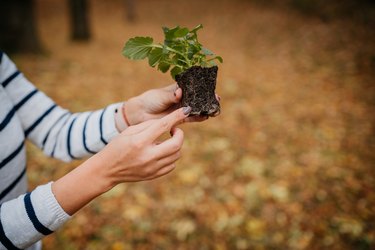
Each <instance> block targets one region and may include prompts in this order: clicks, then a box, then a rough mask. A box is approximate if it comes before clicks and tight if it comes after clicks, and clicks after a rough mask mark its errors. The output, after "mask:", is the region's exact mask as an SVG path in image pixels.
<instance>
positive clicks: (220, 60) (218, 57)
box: [215, 56, 224, 63]
mask: <svg viewBox="0 0 375 250" xmlns="http://www.w3.org/2000/svg"><path fill="white" fill-rule="evenodd" d="M215 59H217V60H218V61H219V62H221V63H223V62H224V60H223V58H222V57H221V56H216V57H215Z"/></svg>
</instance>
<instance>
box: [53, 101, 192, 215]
mask: <svg viewBox="0 0 375 250" xmlns="http://www.w3.org/2000/svg"><path fill="white" fill-rule="evenodd" d="M190 111H191V108H188V107H184V108H180V109H178V110H176V111H174V112H172V113H171V114H169V115H167V116H165V117H163V118H160V119H155V120H149V121H147V122H143V123H140V124H138V125H135V126H131V127H129V128H127V129H126V130H124V131H123V132H122V133H121V134H120V135H119V136H118V137H116V138H114V139H113V140H112V141H111V142H110V143H109V144H108V145H107V146H106V147H105V148H104V149H103V150H102V151H100V152H99V153H97V154H96V155H94V156H93V157H91V158H90V159H89V160H87V161H86V162H84V163H83V164H82V165H80V167H78V168H76V169H74V170H73V171H71V172H70V173H69V174H67V175H65V176H63V177H62V178H60V179H59V180H57V181H56V182H54V183H53V185H52V189H53V193H54V194H55V196H56V198H57V199H58V201H59V203H60V205H61V206H62V207H63V209H64V210H65V211H66V212H67V213H69V214H74V213H75V212H76V211H77V210H79V209H80V208H81V207H83V206H84V205H86V204H87V203H88V202H90V201H91V200H92V199H94V198H95V197H97V196H99V195H101V194H103V193H105V192H107V191H108V190H110V189H111V188H113V187H114V186H116V185H117V184H119V183H122V182H135V181H144V180H151V179H154V178H157V177H160V176H163V175H165V174H167V173H169V172H170V171H172V170H173V169H174V168H175V162H176V161H177V160H178V159H179V158H180V156H181V153H180V150H181V147H182V144H183V138H184V134H183V132H182V130H180V129H178V128H176V127H175V126H176V125H178V124H180V123H182V122H184V119H185V118H186V117H187V116H188V115H189V112H190ZM165 132H170V133H171V138H169V139H167V140H165V141H162V142H160V141H158V138H159V137H160V136H161V135H162V134H164V133H165Z"/></svg>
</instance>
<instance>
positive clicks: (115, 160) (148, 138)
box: [97, 107, 191, 186]
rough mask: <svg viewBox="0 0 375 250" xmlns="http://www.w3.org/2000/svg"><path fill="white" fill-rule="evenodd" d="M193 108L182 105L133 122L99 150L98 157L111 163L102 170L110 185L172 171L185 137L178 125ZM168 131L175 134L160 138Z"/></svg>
mask: <svg viewBox="0 0 375 250" xmlns="http://www.w3.org/2000/svg"><path fill="white" fill-rule="evenodd" d="M190 111H191V108H190V107H185V108H180V109H178V110H176V111H174V112H173V113H171V114H169V115H166V116H164V117H163V118H160V119H153V120H148V121H146V122H143V123H140V124H138V125H134V126H131V127H129V128H127V129H126V130H124V131H123V132H122V133H121V134H120V136H118V137H116V138H114V139H113V140H112V142H111V143H109V144H108V145H107V146H106V147H105V148H104V150H102V151H101V152H99V153H98V154H97V157H98V161H102V162H103V163H106V164H107V166H106V169H103V171H102V172H103V176H105V178H106V179H107V180H109V186H114V185H117V184H118V183H122V182H134V181H144V180H150V179H154V178H157V177H160V176H162V175H165V174H167V173H169V172H170V171H172V170H173V169H174V168H175V161H177V160H178V159H179V158H180V156H181V152H180V150H181V147H182V143H183V139H184V134H183V132H182V130H181V129H179V128H176V127H175V126H176V125H177V124H180V123H182V122H184V119H185V118H186V117H187V116H188V114H189V112H190ZM165 132H170V134H171V138H169V139H167V140H165V141H163V142H160V141H158V138H159V137H160V136H161V135H162V134H164V133H165ZM108 163H110V164H108Z"/></svg>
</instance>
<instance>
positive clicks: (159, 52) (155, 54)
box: [148, 48, 163, 67]
mask: <svg viewBox="0 0 375 250" xmlns="http://www.w3.org/2000/svg"><path fill="white" fill-rule="evenodd" d="M162 57H163V49H162V48H154V49H153V50H151V52H150V53H149V55H148V64H149V65H150V66H151V67H155V66H156V64H157V63H158V62H159V61H160V60H161V59H162Z"/></svg>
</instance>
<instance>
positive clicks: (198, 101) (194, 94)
mask: <svg viewBox="0 0 375 250" xmlns="http://www.w3.org/2000/svg"><path fill="white" fill-rule="evenodd" d="M217 70H218V67H217V66H214V67H211V68H203V67H200V66H193V67H191V68H189V69H188V70H186V71H185V72H183V73H181V74H178V75H177V76H176V81H177V84H178V86H179V87H180V88H181V89H182V100H181V105H182V106H183V107H186V106H190V107H191V108H192V111H191V112H190V116H193V115H202V116H214V115H215V114H217V113H219V112H220V103H219V102H218V100H216V96H215V88H216V78H217Z"/></svg>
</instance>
